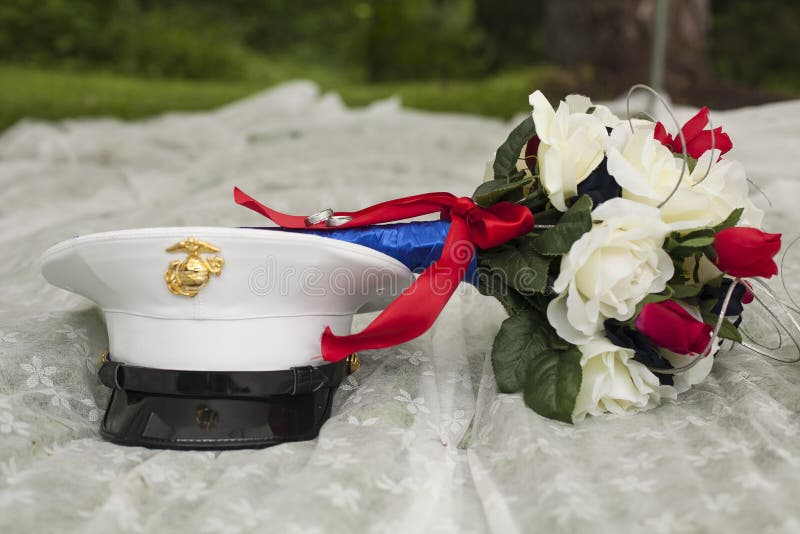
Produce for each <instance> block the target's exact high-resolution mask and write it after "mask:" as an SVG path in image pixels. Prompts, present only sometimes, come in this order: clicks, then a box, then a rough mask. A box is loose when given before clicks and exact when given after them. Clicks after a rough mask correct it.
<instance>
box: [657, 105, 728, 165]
mask: <svg viewBox="0 0 800 534" xmlns="http://www.w3.org/2000/svg"><path fill="white" fill-rule="evenodd" d="M708 115H709V112H708V108H706V107H704V108H703V109H701V110H700V111H698V112H697V115H695V116H694V117H692V118H691V119H689V120H688V121H687V122H686V124H684V125H683V128H681V132H683V138H684V139H685V140H686V152H687V153H688V154H689V157H691V158H694V159H699V158H700V156H702V155H703V153H704V152H705V151H706V150H711V130H705V129H704V128H705V127H706V126H707V125H708ZM653 137H654V138H656V139H657V140H658V141H660V142H661V144H663V145H664V146H666V147H667V148H669V149H670V150H672V151H673V152H674V153H676V154H681V153H683V143H682V142H681V136H680V135H675V137H672V136H671V135H670V134H668V133H667V130H666V128H664V125H663V124H661V123H660V122H658V123H656V127H655V130H654V131H653ZM731 148H733V143H731V138H730V137H728V134H726V133H724V132H723V131H722V127H721V126H720V127H717V128H714V149H715V150H719V151H720V157H722V154H724V153H726V152H727V151H729V150H730V149H731Z"/></svg>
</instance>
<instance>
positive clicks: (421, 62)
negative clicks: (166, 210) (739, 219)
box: [0, 0, 800, 129]
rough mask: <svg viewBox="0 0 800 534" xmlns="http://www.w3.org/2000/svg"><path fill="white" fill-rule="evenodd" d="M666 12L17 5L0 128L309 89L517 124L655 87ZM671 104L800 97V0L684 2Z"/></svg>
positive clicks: (673, 42) (674, 2)
mask: <svg viewBox="0 0 800 534" xmlns="http://www.w3.org/2000/svg"><path fill="white" fill-rule="evenodd" d="M655 1H656V0H595V1H591V2H590V1H586V0H511V1H505V2H498V1H492V0H402V1H400V0H397V1H391V0H373V1H364V0H307V1H290V0H3V1H2V3H0V129H3V128H6V127H8V126H9V125H11V124H13V123H14V122H15V121H17V120H19V119H21V118H24V117H38V118H47V119H55V118H62V117H74V116H83V115H114V116H119V117H123V118H134V117H141V116H146V115H150V114H154V113H158V112H161V111H165V110H183V109H208V108H211V107H216V106H219V105H221V104H224V103H226V102H229V101H232V100H235V99H238V98H241V97H243V96H246V95H248V94H252V93H254V92H257V91H260V90H263V89H264V88H267V87H269V86H271V85H274V84H276V83H280V82H282V81H285V80H289V79H296V78H309V79H312V80H314V81H316V82H317V83H318V84H319V85H320V86H321V87H322V88H323V89H324V90H334V91H337V92H339V93H340V94H341V95H342V97H343V99H344V100H345V102H346V103H348V104H350V105H363V104H366V103H368V102H370V101H373V100H375V99H378V98H384V97H387V96H391V95H399V96H400V97H401V98H402V100H403V103H404V104H405V105H407V106H410V107H417V108H421V109H429V110H437V111H459V112H470V113H479V114H485V115H492V116H498V117H509V116H511V115H513V114H514V113H516V112H519V111H524V110H525V109H527V95H528V94H529V93H530V92H532V90H534V89H536V88H539V89H542V90H543V91H545V94H547V95H548V96H549V97H550V98H551V100H554V99H557V98H559V97H560V96H562V95H563V94H565V93H567V92H574V91H579V92H583V93H587V94H590V95H592V96H593V98H595V99H597V100H599V99H607V98H614V97H616V96H619V95H620V94H621V93H622V92H623V91H624V90H625V88H627V87H628V86H630V85H631V84H632V83H637V82H647V81H648V77H649V65H650V54H651V42H652V31H653V22H652V21H653V13H654V4H655ZM669 5H670V17H669V38H668V50H667V71H666V90H667V91H668V93H669V94H670V96H671V97H672V98H673V100H674V101H676V102H679V103H687V104H694V105H701V104H708V105H710V106H712V107H717V108H729V107H738V106H742V105H748V104H758V103H762V102H767V101H772V100H779V99H785V98H794V97H797V96H798V95H800V59H798V58H800V2H798V1H796V0H752V1H747V0H671V1H670V2H669Z"/></svg>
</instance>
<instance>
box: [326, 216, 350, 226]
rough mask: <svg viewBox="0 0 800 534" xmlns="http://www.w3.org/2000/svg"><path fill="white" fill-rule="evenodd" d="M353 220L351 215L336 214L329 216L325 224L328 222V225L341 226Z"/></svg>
mask: <svg viewBox="0 0 800 534" xmlns="http://www.w3.org/2000/svg"><path fill="white" fill-rule="evenodd" d="M352 220H353V218H352V217H350V216H349V215H336V216H334V217H330V218H328V220H327V221H325V224H327V225H328V226H341V225H343V224H347V223H349V222H350V221H352Z"/></svg>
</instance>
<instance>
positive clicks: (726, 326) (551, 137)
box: [473, 91, 781, 422]
mask: <svg viewBox="0 0 800 534" xmlns="http://www.w3.org/2000/svg"><path fill="white" fill-rule="evenodd" d="M530 103H531V105H532V106H533V112H532V114H531V116H530V117H528V118H526V119H525V120H524V121H522V123H520V124H519V125H518V126H517V127H516V128H515V129H514V130H513V131H512V132H511V134H510V135H509V137H508V139H507V140H506V142H505V143H503V145H502V146H500V148H498V150H497V152H496V155H495V158H494V161H493V162H492V163H491V164H490V166H488V167H487V175H488V176H486V177H485V181H484V183H482V184H481V185H480V186H479V187H478V188H477V190H476V191H475V193H474V195H473V200H474V201H475V203H476V204H477V205H478V206H481V207H483V208H490V207H491V206H493V205H496V204H498V203H501V202H512V203H516V204H519V205H523V206H525V207H527V208H528V209H529V210H530V211H531V212H532V213H533V216H534V221H535V226H534V229H533V231H532V232H530V233H527V234H525V235H522V236H519V237H516V238H515V239H513V240H511V241H508V242H506V243H503V244H501V245H500V246H496V247H493V248H489V249H485V250H480V251H478V265H479V267H480V269H479V272H480V283H479V289H480V291H481V292H482V293H484V294H486V295H491V296H494V297H496V298H497V299H498V300H499V301H500V302H501V303H502V304H503V306H504V307H505V309H506V310H507V311H508V314H509V318H508V319H506V320H505V321H504V322H503V323H502V326H501V327H500V330H499V332H498V334H497V336H496V337H495V339H494V344H493V347H492V363H493V367H494V372H495V375H496V379H497V384H498V386H499V389H500V390H501V391H503V392H507V393H511V392H517V391H523V395H524V399H525V402H526V403H527V405H528V406H530V407H531V408H532V409H533V410H535V411H536V412H537V413H539V414H541V415H543V416H546V417H549V418H553V419H558V420H561V421H565V422H573V421H580V420H582V419H584V418H585V417H586V415H587V414H588V415H598V414H601V413H604V412H611V413H616V414H622V413H630V412H636V411H640V410H646V409H649V408H652V407H654V406H656V405H658V404H659V402H660V401H661V399H666V398H675V397H676V395H677V394H678V393H681V392H683V391H685V390H687V389H688V388H689V387H691V386H692V385H693V384H696V383H698V382H700V381H701V380H703V379H704V378H705V376H706V375H707V374H708V373H709V371H710V369H711V366H712V364H713V360H714V354H715V352H716V351H717V350H718V348H719V344H720V341H719V340H720V339H727V340H731V341H734V342H741V340H742V338H741V334H740V332H739V330H738V326H739V322H740V318H739V316H740V314H741V313H742V309H743V308H742V306H743V305H746V304H748V303H749V302H750V301H751V300H752V299H753V295H752V293H751V291H750V286H749V285H748V282H746V281H745V280H743V279H746V278H749V277H771V276H773V275H775V274H777V271H778V269H777V266H776V264H775V262H774V261H773V256H775V255H776V254H777V252H778V251H779V250H780V247H781V236H780V235H779V234H769V233H765V232H763V231H762V230H760V229H759V227H760V225H761V221H762V218H763V213H762V212H761V211H760V210H759V209H758V208H756V207H755V206H754V205H753V204H752V203H751V201H750V200H749V198H748V181H747V178H746V176H745V172H744V169H743V167H742V165H741V164H740V163H738V162H736V161H733V160H731V159H729V158H727V157H726V156H725V155H726V153H727V152H728V151H729V150H730V149H731V147H732V143H731V140H730V138H729V136H728V135H727V134H726V133H724V132H723V130H722V128H719V127H718V128H712V129H707V125H708V123H709V112H708V109H707V108H703V109H702V110H700V112H699V113H697V115H695V116H694V117H693V118H692V119H691V120H689V121H688V122H687V123H686V124H685V125H684V126H683V128H682V129H681V130H680V131H678V132H676V133H675V135H674V136H673V135H670V134H669V133H667V131H666V128H665V127H664V125H662V124H661V123H658V122H653V121H650V120H643V119H626V120H622V119H620V118H618V117H616V116H615V115H614V114H613V113H612V112H611V111H610V110H609V109H608V108H607V107H605V106H600V105H594V104H592V102H591V101H590V100H589V99H588V98H586V97H583V96H578V95H570V96H568V97H566V99H564V100H563V101H561V102H560V103H559V104H558V107H557V108H555V109H554V107H553V106H552V105H551V104H550V102H548V101H547V99H546V98H545V97H544V95H543V94H542V93H541V92H539V91H536V92H535V93H533V94H532V95H531V97H530Z"/></svg>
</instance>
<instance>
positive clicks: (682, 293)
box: [669, 284, 703, 299]
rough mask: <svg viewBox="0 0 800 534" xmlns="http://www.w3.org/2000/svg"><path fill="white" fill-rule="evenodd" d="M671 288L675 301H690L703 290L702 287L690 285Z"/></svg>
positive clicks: (672, 285)
mask: <svg viewBox="0 0 800 534" xmlns="http://www.w3.org/2000/svg"><path fill="white" fill-rule="evenodd" d="M669 288H670V289H671V290H672V297H671V298H674V299H688V298H690V297H696V296H697V295H698V294H699V293H700V291H702V290H703V286H701V285H690V284H670V286H669Z"/></svg>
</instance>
